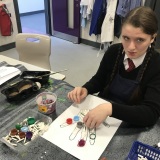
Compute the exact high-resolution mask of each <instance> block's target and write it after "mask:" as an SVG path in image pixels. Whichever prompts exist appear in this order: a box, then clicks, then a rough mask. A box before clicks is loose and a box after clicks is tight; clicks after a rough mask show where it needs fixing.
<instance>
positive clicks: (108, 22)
mask: <svg viewBox="0 0 160 160" xmlns="http://www.w3.org/2000/svg"><path fill="white" fill-rule="evenodd" d="M117 1H118V0H108V1H107V11H106V16H105V19H104V21H103V24H102V28H101V43H104V42H112V41H113V40H114V18H115V11H116V6H117Z"/></svg>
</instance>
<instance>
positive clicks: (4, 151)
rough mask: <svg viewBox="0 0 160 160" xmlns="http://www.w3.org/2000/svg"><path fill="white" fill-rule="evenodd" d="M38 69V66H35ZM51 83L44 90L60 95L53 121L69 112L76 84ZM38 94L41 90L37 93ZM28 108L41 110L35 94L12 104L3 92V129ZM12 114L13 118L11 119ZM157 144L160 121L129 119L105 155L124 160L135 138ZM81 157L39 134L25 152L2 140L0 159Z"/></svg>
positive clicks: (111, 159)
mask: <svg viewBox="0 0 160 160" xmlns="http://www.w3.org/2000/svg"><path fill="white" fill-rule="evenodd" d="M32 69H34V66H33V68H32ZM51 81H52V82H51V83H50V84H47V85H46V86H45V87H44V88H42V89H41V91H46V90H47V91H51V92H54V93H56V94H57V96H58V100H57V106H56V111H55V112H54V113H53V114H51V115H49V116H50V117H51V118H52V119H53V120H54V119H55V118H56V117H58V116H59V115H60V114H61V113H62V112H63V111H65V110H66V109H67V108H68V107H69V106H70V105H71V104H72V102H71V101H69V100H68V99H67V98H66V96H67V93H68V92H69V91H70V90H71V89H73V87H72V86H71V85H70V84H68V83H66V82H64V81H62V80H56V79H53V78H51ZM37 94H38V93H37ZM24 109H34V110H37V106H36V103H35V95H33V96H32V97H30V98H28V99H26V100H25V101H22V102H19V103H18V104H15V103H9V102H7V101H6V98H5V97H4V96H3V95H2V94H0V132H1V129H2V128H3V127H5V125H6V124H7V123H8V122H10V121H11V119H13V118H14V117H16V116H17V114H19V113H21V112H23V110H24ZM10 117H12V118H10ZM135 140H138V141H141V142H143V143H146V144H149V145H153V144H155V143H158V142H159V140H160V120H158V122H157V124H155V125H154V126H153V127H148V128H138V127H134V126H131V125H129V124H127V123H125V122H123V123H122V124H121V126H120V127H119V129H118V130H117V132H116V134H115V135H114V137H113V138H112V140H111V142H110V143H109V145H108V146H107V147H106V149H105V150H104V152H103V154H102V155H101V157H107V160H124V159H125V158H126V157H127V155H128V153H129V151H130V148H131V146H132V143H133V142H134V141H135ZM30 159H33V160H64V159H65V160H77V158H75V157H73V156H72V155H70V154H68V153H67V152H65V151H63V150H62V149H60V148H59V147H57V146H55V145H54V144H52V143H50V142H48V141H47V140H45V139H43V138H42V137H38V138H37V140H36V141H35V142H34V144H33V145H32V146H30V149H29V150H26V151H23V152H18V153H16V152H14V151H12V150H11V149H10V148H9V147H7V146H5V145H4V144H3V143H1V142H0V160H30Z"/></svg>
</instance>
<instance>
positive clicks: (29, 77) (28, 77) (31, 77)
mask: <svg viewBox="0 0 160 160" xmlns="http://www.w3.org/2000/svg"><path fill="white" fill-rule="evenodd" d="M67 70H68V69H64V70H60V71H56V72H52V73H49V74H44V75H41V76H24V78H26V79H33V78H40V79H41V78H42V77H45V76H49V75H52V74H56V73H61V72H64V71H67Z"/></svg>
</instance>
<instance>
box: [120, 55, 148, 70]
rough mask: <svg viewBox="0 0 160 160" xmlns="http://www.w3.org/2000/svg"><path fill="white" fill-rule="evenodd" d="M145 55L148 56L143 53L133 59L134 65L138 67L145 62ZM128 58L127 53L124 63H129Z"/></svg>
mask: <svg viewBox="0 0 160 160" xmlns="http://www.w3.org/2000/svg"><path fill="white" fill-rule="evenodd" d="M145 56H146V53H145V54H143V55H142V56H140V57H138V58H136V59H132V61H133V63H134V65H135V67H136V68H137V67H138V66H140V65H141V64H142V63H143V60H144V58H145ZM127 58H128V56H127V55H126V54H125V56H124V60H123V63H124V64H126V63H127Z"/></svg>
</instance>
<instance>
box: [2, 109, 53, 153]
mask: <svg viewBox="0 0 160 160" xmlns="http://www.w3.org/2000/svg"><path fill="white" fill-rule="evenodd" d="M10 120H11V121H10V122H9V123H7V124H5V125H4V127H2V128H1V129H0V140H1V142H3V143H5V144H6V145H7V146H8V147H10V148H11V149H13V150H15V151H17V152H19V151H23V150H24V149H27V148H28V147H29V146H30V145H32V144H33V143H34V141H36V139H37V137H38V136H40V135H43V134H44V133H45V132H46V131H47V130H48V128H49V125H50V124H51V123H52V119H51V118H50V117H48V116H46V115H44V114H41V113H40V112H38V111H34V110H33V109H27V110H24V111H23V112H21V113H18V112H17V116H14V118H13V117H11V118H10Z"/></svg>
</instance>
